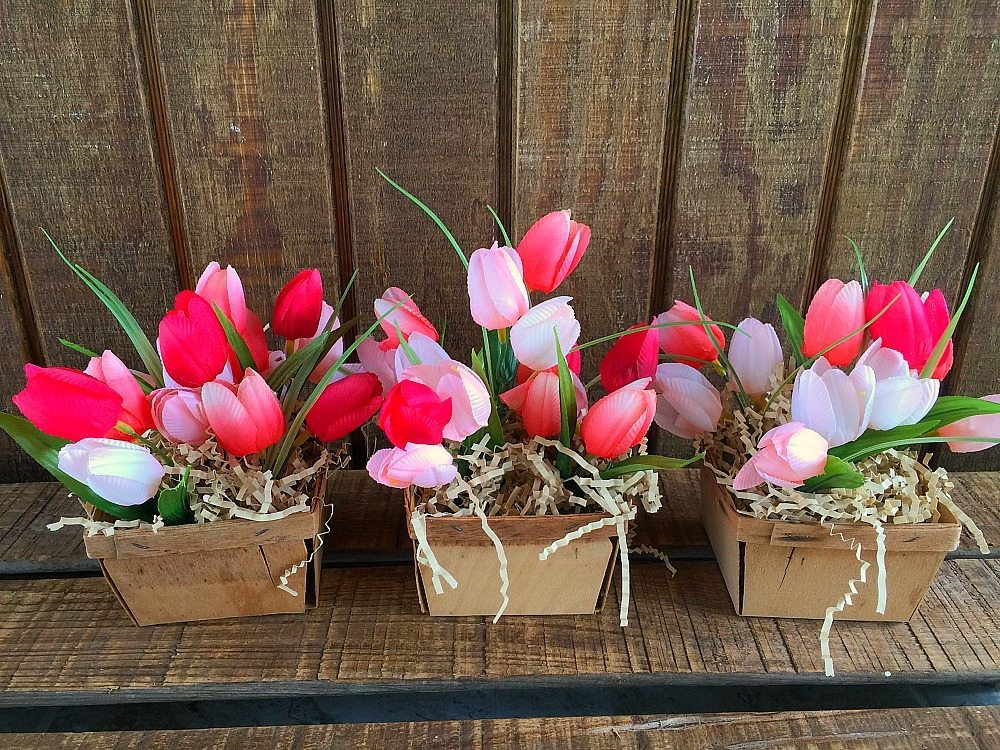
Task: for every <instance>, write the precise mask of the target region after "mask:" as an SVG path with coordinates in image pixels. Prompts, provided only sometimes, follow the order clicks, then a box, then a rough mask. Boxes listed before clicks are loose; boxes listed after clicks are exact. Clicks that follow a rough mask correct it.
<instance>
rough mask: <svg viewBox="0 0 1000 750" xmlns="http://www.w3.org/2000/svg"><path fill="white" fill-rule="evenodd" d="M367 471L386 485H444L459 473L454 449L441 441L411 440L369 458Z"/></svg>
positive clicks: (428, 486)
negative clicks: (430, 442) (440, 442)
mask: <svg viewBox="0 0 1000 750" xmlns="http://www.w3.org/2000/svg"><path fill="white" fill-rule="evenodd" d="M367 469H368V474H369V476H371V478H372V479H374V480H375V481H376V482H378V483H379V484H384V485H386V486H387V487H398V488H403V487H410V486H412V485H416V486H417V487H427V488H431V487H441V486H443V485H446V484H450V483H451V481H452V480H453V479H454V478H455V477H456V476H457V475H458V469H456V467H455V462H454V459H453V458H452V455H451V453H449V452H448V450H447V449H446V448H445V447H444V446H442V445H420V444H417V443H408V444H407V445H406V447H405V448H384V449H382V450H380V451H375V453H374V455H372V457H371V458H370V459H368V466H367Z"/></svg>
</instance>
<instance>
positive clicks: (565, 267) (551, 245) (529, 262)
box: [517, 211, 590, 294]
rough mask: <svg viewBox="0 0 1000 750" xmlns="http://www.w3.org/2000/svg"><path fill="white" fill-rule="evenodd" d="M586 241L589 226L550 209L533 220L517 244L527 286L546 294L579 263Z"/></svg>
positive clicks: (588, 236) (588, 240)
mask: <svg viewBox="0 0 1000 750" xmlns="http://www.w3.org/2000/svg"><path fill="white" fill-rule="evenodd" d="M589 243H590V227H588V226H587V225H586V224H581V223H579V222H576V221H573V220H572V219H570V212H569V211H553V212H552V213H549V214H545V216H543V217H542V218H540V219H539V220H538V221H536V222H535V223H534V224H532V225H531V227H530V228H529V229H528V231H527V232H526V233H525V235H524V237H522V238H521V241H520V242H519V243H518V244H517V254H518V256H520V258H521V264H522V267H523V268H524V283H525V284H526V285H527V287H528V289H531V290H533V291H536V292H544V293H545V294H548V293H549V292H551V291H553V290H554V289H555V288H556V287H557V286H559V285H560V284H561V283H562V282H563V279H565V278H566V277H567V276H569V275H570V274H571V273H572V272H573V269H574V268H576V267H577V265H579V263H580V259H581V258H582V257H583V253H584V251H585V250H586V249H587V245H588V244H589Z"/></svg>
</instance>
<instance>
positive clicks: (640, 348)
mask: <svg viewBox="0 0 1000 750" xmlns="http://www.w3.org/2000/svg"><path fill="white" fill-rule="evenodd" d="M634 328H645V330H643V331H636V332H635V333H629V334H626V335H625V336H622V337H621V338H619V339H618V340H617V341H615V343H614V345H613V346H612V347H611V348H610V349H609V350H608V353H607V354H606V355H604V359H603V360H601V366H600V368H599V370H598V371H599V372H600V375H601V386H603V388H604V390H605V391H607V392H608V393H610V392H611V391H614V390H616V389H618V388H621V387H622V386H624V385H628V384H629V383H633V382H635V381H636V380H639V379H640V378H651V377H653V376H654V375H655V374H656V361H657V358H658V356H659V353H660V351H659V336H658V334H657V332H656V329H655V328H649V327H648V326H647V325H646V324H645V323H637V324H636V325H634V326H632V327H631V328H630V329H629V330H632V329H634Z"/></svg>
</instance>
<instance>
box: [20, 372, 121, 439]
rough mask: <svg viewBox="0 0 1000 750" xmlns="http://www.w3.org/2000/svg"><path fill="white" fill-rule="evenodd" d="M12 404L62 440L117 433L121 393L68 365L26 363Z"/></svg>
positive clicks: (35, 424)
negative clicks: (23, 378)
mask: <svg viewBox="0 0 1000 750" xmlns="http://www.w3.org/2000/svg"><path fill="white" fill-rule="evenodd" d="M24 374H25V376H26V377H27V379H28V383H27V385H25V387H24V390H22V391H21V392H20V393H18V394H17V395H15V396H14V397H13V399H12V400H13V401H14V404H15V405H16V406H17V408H18V409H20V410H21V413H22V414H24V416H25V417H26V418H27V419H28V421H29V422H31V423H32V424H33V425H34V426H35V427H37V428H38V429H39V430H41V431H42V432H44V433H47V434H49V435H53V436H55V437H58V438H63V439H64V440H72V441H76V440H82V439H83V438H89V437H105V436H108V435H112V434H116V433H115V425H117V424H118V419H119V417H120V415H121V412H122V397H121V396H120V395H119V394H118V393H116V392H115V391H114V390H113V389H112V388H111V387H110V386H109V385H107V384H106V383H102V382H101V381H100V380H98V379H97V378H94V377H91V376H90V375H87V374H86V373H83V372H80V371H79V370H72V369H70V368H68V367H38V366H37V365H32V364H27V365H25V366H24Z"/></svg>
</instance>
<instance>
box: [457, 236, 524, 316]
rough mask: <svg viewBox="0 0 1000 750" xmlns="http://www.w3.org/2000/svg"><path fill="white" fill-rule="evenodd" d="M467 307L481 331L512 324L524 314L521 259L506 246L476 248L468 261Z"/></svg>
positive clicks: (494, 245) (495, 245) (495, 244)
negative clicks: (481, 328) (469, 308)
mask: <svg viewBox="0 0 1000 750" xmlns="http://www.w3.org/2000/svg"><path fill="white" fill-rule="evenodd" d="M468 286H469V306H470V307H471V309H472V319H473V320H474V321H476V323H478V324H479V325H481V326H482V327H483V328H488V329H490V330H494V331H495V330H498V329H501V328H509V327H510V326H512V325H514V324H515V323H516V322H517V321H518V320H519V319H520V317H521V316H522V315H524V314H525V313H526V312H527V311H528V306H529V302H528V290H527V289H526V288H525V286H524V272H523V270H522V267H521V258H520V257H519V256H518V254H517V253H516V252H515V251H514V249H513V248H510V247H499V246H498V245H497V243H496V242H494V243H493V247H491V248H489V249H487V248H480V249H479V250H476V251H475V252H474V253H473V254H472V257H471V258H469V280H468Z"/></svg>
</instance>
